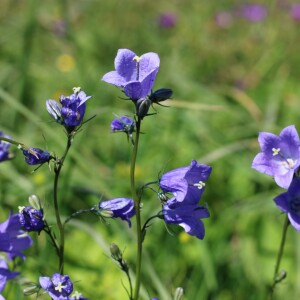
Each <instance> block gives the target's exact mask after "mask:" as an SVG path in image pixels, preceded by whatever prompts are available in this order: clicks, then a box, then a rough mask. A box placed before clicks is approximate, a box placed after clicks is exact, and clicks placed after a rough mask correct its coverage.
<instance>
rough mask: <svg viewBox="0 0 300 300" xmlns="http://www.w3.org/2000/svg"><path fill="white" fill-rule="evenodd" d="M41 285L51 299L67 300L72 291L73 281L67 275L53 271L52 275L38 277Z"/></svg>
mask: <svg viewBox="0 0 300 300" xmlns="http://www.w3.org/2000/svg"><path fill="white" fill-rule="evenodd" d="M39 282H40V285H41V287H42V288H43V289H44V290H45V291H46V292H48V294H49V295H50V296H51V297H52V299H53V300H67V299H69V297H68V296H69V295H70V294H71V293H72V291H73V283H72V281H71V280H70V277H69V276H68V275H60V274H58V273H55V274H53V275H52V277H51V278H50V277H40V278H39Z"/></svg>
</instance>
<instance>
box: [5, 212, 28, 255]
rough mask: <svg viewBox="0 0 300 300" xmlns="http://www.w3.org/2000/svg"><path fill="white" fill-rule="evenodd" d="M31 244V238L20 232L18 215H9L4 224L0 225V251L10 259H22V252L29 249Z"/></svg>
mask: <svg viewBox="0 0 300 300" xmlns="http://www.w3.org/2000/svg"><path fill="white" fill-rule="evenodd" d="M31 244H32V239H31V237H30V236H28V235H27V234H25V233H24V231H22V230H21V224H20V220H19V216H18V214H13V215H10V216H9V218H8V219H7V220H6V221H5V222H3V223H1V224H0V251H3V252H7V254H8V257H9V258H10V259H13V258H14V257H15V256H20V257H22V258H23V259H24V258H25V255H24V254H23V253H22V251H24V250H25V249H27V248H28V247H30V246H31Z"/></svg>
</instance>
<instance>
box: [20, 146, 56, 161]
mask: <svg viewBox="0 0 300 300" xmlns="http://www.w3.org/2000/svg"><path fill="white" fill-rule="evenodd" d="M23 154H24V156H25V161H26V162H27V163H28V164H29V165H40V164H43V163H46V162H49V161H50V160H51V155H50V153H49V152H48V151H44V150H42V149H40V148H29V150H27V149H23Z"/></svg>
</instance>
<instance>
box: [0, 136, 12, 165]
mask: <svg viewBox="0 0 300 300" xmlns="http://www.w3.org/2000/svg"><path fill="white" fill-rule="evenodd" d="M0 136H3V137H5V138H8V139H10V136H8V135H4V134H3V133H2V131H0ZM9 147H10V143H8V142H5V141H2V140H0V162H2V161H5V160H8V159H9V157H10V154H9V152H8V149H9Z"/></svg>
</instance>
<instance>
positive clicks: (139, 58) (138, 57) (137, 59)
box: [133, 55, 142, 63]
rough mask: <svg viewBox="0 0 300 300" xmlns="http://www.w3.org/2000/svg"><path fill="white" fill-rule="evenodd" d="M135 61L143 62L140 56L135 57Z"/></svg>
mask: <svg viewBox="0 0 300 300" xmlns="http://www.w3.org/2000/svg"><path fill="white" fill-rule="evenodd" d="M133 60H135V61H136V62H137V63H139V62H140V61H141V60H142V58H141V57H140V56H137V55H136V56H135V57H134V58H133Z"/></svg>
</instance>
